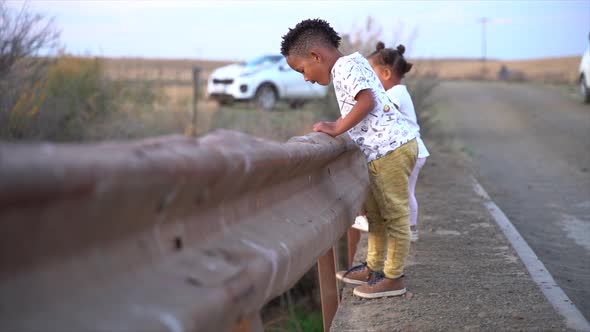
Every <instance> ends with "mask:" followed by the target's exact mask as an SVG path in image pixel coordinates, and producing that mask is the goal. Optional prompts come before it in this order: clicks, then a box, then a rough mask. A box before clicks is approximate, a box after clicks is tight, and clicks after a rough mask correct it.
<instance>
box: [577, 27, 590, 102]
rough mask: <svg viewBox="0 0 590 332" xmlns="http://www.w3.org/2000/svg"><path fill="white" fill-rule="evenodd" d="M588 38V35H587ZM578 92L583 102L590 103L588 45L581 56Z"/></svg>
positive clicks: (589, 56) (589, 50)
mask: <svg viewBox="0 0 590 332" xmlns="http://www.w3.org/2000/svg"><path fill="white" fill-rule="evenodd" d="M588 38H589V39H590V35H588ZM579 74H580V76H579V83H580V94H581V95H582V100H583V101H584V102H585V103H590V45H588V48H587V49H586V53H584V55H583V56H582V61H581V62H580V70H579Z"/></svg>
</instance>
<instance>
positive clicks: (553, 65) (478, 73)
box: [103, 56, 580, 103]
mask: <svg viewBox="0 0 590 332" xmlns="http://www.w3.org/2000/svg"><path fill="white" fill-rule="evenodd" d="M103 60H104V62H105V65H106V69H107V73H108V75H109V76H110V77H112V78H116V79H122V80H129V81H152V82H157V83H158V84H159V85H160V87H161V88H162V90H163V92H164V94H165V95H166V96H168V97H169V98H171V99H172V100H173V101H175V102H180V103H185V102H187V101H189V100H191V99H192V68H193V67H194V66H199V67H201V68H202V75H201V77H202V79H203V81H202V84H201V93H204V92H205V80H206V79H207V78H208V77H209V75H210V74H211V71H212V70H214V69H215V68H218V67H221V66H224V65H227V64H230V63H232V62H229V61H209V60H191V59H147V58H104V59H103ZM409 60H410V62H412V63H414V69H412V72H410V73H411V75H409V77H420V76H426V75H432V74H435V75H436V76H438V77H439V78H440V79H444V80H463V79H473V80H496V79H498V72H499V71H500V68H501V67H502V65H504V66H506V68H507V69H508V79H509V80H513V81H531V82H543V83H561V84H563V83H567V84H573V83H574V82H576V79H577V70H578V65H579V62H580V57H578V56H571V57H561V58H543V59H533V60H519V61H499V60H488V61H486V62H485V64H484V63H483V62H482V61H480V60H477V59H409Z"/></svg>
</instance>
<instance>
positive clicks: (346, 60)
mask: <svg viewBox="0 0 590 332" xmlns="http://www.w3.org/2000/svg"><path fill="white" fill-rule="evenodd" d="M332 81H333V82H334V90H335V91H336V99H337V100H338V104H339V106H340V114H341V116H342V117H343V118H344V117H345V116H347V115H348V113H350V111H352V108H353V107H354V105H355V104H356V100H355V99H354V98H355V97H356V95H357V94H358V93H359V92H360V91H362V90H365V89H369V90H371V92H372V93H373V96H374V97H375V105H374V107H373V109H372V110H371V112H369V114H367V116H366V117H365V118H364V119H363V120H362V121H361V122H359V123H358V124H357V125H356V126H354V127H352V128H351V129H349V130H348V135H349V136H350V138H351V139H352V140H353V141H354V142H355V143H356V144H358V145H359V147H360V148H361V151H362V152H363V153H364V154H365V156H366V157H367V161H369V162H370V161H373V160H375V159H379V158H381V157H383V156H385V155H386V154H388V153H390V152H391V151H393V150H395V149H397V148H398V147H399V146H401V145H402V144H405V143H406V142H408V141H411V140H412V139H414V137H415V135H414V132H413V131H412V130H410V128H409V127H408V123H407V121H406V120H405V119H404V117H403V116H402V114H401V113H400V112H399V111H398V110H397V109H396V108H395V106H393V103H396V104H397V103H399V101H396V99H395V98H390V97H389V96H388V95H387V94H386V93H385V90H384V89H383V85H381V82H380V81H379V79H378V78H377V75H376V74H375V72H374V71H373V69H372V68H371V65H369V62H368V61H367V59H365V57H364V56H362V55H361V54H360V53H358V52H356V53H353V54H351V55H346V56H343V57H340V58H339V59H338V60H337V61H336V63H335V64H334V67H333V68H332Z"/></svg>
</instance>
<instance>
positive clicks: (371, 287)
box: [352, 272, 406, 299]
mask: <svg viewBox="0 0 590 332" xmlns="http://www.w3.org/2000/svg"><path fill="white" fill-rule="evenodd" d="M403 277H404V276H403V275H402V276H401V277H398V278H395V279H390V278H386V277H385V276H384V275H383V273H381V272H375V273H373V278H371V280H370V281H369V282H368V283H367V284H366V285H362V286H358V287H355V288H354V290H353V291H352V293H353V294H354V295H356V296H359V297H362V298H365V299H375V298H378V297H386V296H400V295H403V294H405V293H406V288H405V287H404V282H403V281H402V278H403Z"/></svg>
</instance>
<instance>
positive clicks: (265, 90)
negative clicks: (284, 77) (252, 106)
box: [254, 84, 278, 111]
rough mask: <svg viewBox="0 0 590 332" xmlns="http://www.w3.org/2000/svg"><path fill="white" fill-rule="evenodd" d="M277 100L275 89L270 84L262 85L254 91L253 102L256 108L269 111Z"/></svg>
mask: <svg viewBox="0 0 590 332" xmlns="http://www.w3.org/2000/svg"><path fill="white" fill-rule="evenodd" d="M277 99H278V96H277V92H276V91H275V88H274V87H273V86H272V85H270V84H263V85H262V86H260V87H259V88H258V90H257V91H256V96H255V97H254V102H255V103H256V107H257V108H259V109H262V110H264V111H270V110H272V109H273V108H274V107H275V105H276V103H277Z"/></svg>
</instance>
